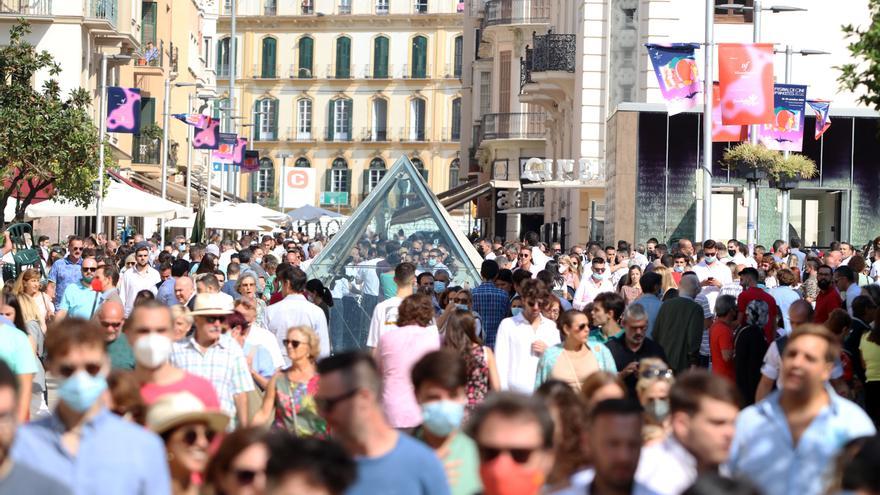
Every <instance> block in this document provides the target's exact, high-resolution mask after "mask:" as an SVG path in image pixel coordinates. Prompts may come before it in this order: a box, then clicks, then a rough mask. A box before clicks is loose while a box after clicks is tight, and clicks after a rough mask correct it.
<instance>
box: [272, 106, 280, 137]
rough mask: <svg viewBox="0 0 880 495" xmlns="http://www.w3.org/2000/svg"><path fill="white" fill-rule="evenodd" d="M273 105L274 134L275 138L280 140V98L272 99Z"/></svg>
mask: <svg viewBox="0 0 880 495" xmlns="http://www.w3.org/2000/svg"><path fill="white" fill-rule="evenodd" d="M271 106H272V110H271V117H272V135H274V136H275V140H276V141H278V140H279V138H278V100H272V103H271Z"/></svg>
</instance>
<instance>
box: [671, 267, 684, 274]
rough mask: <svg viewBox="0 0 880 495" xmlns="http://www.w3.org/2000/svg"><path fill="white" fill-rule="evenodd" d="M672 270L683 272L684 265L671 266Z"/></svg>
mask: <svg viewBox="0 0 880 495" xmlns="http://www.w3.org/2000/svg"><path fill="white" fill-rule="evenodd" d="M672 271H674V272H675V273H684V267H683V266H673V267H672Z"/></svg>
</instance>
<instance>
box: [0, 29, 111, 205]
mask: <svg viewBox="0 0 880 495" xmlns="http://www.w3.org/2000/svg"><path fill="white" fill-rule="evenodd" d="M30 32H31V29H30V24H29V23H28V22H27V21H25V20H24V19H20V20H19V22H18V23H17V24H16V25H14V26H13V27H12V28H11V29H10V31H9V38H10V40H9V45H7V46H5V47H2V48H0V179H2V180H3V181H4V182H5V183H6V184H7V187H4V188H3V190H2V192H0V211H4V209H5V208H6V204H7V202H8V201H9V200H10V198H13V201H15V199H14V197H18V200H17V202H16V210H15V220H16V221H21V219H22V218H23V217H24V211H25V208H27V206H28V205H29V204H30V203H31V202H32V201H33V199H34V198H35V197H36V196H37V194H38V193H39V192H40V191H44V190H46V189H47V188H50V187H54V190H55V197H59V198H61V199H65V200H69V201H72V202H74V203H76V204H78V205H81V206H85V205H87V204H89V203H90V202H91V201H92V200H93V198H94V192H93V188H92V184H94V183H95V181H96V180H97V179H98V146H99V139H98V130H97V129H96V128H95V125H94V124H93V123H92V120H91V118H90V117H89V105H90V103H91V97H90V96H89V93H88V91H86V90H84V89H82V88H77V89H75V90H73V91H71V93H70V94H69V95H67V97H66V98H65V97H64V96H63V95H62V94H61V88H60V86H59V85H58V82H57V80H56V77H57V76H58V75H59V74H60V73H61V68H60V67H59V65H58V64H57V63H56V61H55V60H54V58H53V57H52V55H51V54H50V53H49V52H47V51H37V49H36V48H35V47H34V46H33V45H32V44H30V43H29V42H28V41H27V40H26V36H27V35H28V34H29V33H30ZM43 74H48V78H47V79H46V81H45V82H44V83H43V84H42V87H41V88H36V87H35V79H36V76H37V75H43ZM104 157H105V166H109V165H111V164H112V160H111V158H110V153H109V149H108V148H105V154H104ZM105 182H106V181H105Z"/></svg>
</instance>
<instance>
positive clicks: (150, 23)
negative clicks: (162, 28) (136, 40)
mask: <svg viewBox="0 0 880 495" xmlns="http://www.w3.org/2000/svg"><path fill="white" fill-rule="evenodd" d="M142 6H143V8H142V11H141V44H143V45H146V44H147V42H148V41H152V42H153V44H154V45H155V44H156V17H157V12H158V4H157V3H156V2H144V3H143V4H142Z"/></svg>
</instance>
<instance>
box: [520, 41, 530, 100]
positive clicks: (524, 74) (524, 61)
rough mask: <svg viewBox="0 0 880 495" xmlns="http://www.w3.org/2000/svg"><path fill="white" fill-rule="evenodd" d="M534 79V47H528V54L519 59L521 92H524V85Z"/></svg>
mask: <svg viewBox="0 0 880 495" xmlns="http://www.w3.org/2000/svg"><path fill="white" fill-rule="evenodd" d="M530 82H533V81H532V49H531V48H528V47H527V48H526V54H525V56H524V57H520V59H519V92H520V93H522V89H523V86H525V85H526V84H529V83H530Z"/></svg>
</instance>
